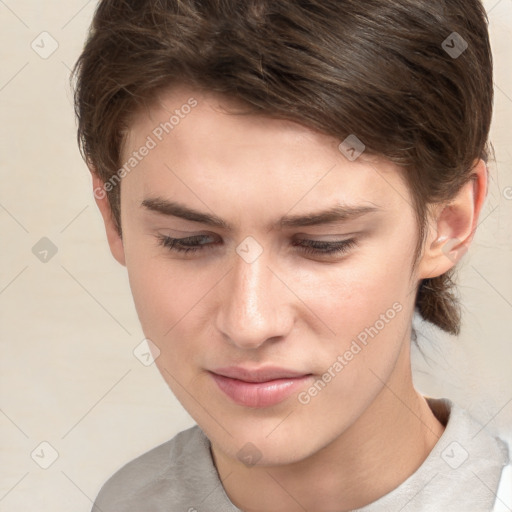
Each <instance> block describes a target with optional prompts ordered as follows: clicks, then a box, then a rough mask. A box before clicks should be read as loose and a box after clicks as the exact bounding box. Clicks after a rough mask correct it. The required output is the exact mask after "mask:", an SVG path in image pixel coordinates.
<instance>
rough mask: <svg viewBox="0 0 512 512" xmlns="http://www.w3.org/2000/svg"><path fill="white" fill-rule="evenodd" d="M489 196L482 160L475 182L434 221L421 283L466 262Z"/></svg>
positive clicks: (423, 262)
mask: <svg viewBox="0 0 512 512" xmlns="http://www.w3.org/2000/svg"><path fill="white" fill-rule="evenodd" d="M486 195H487V166H486V165H485V162H484V161H483V160H478V161H477V162H476V163H475V166H474V167H473V170H472V175H471V179H470V180H469V181H468V182H467V183H466V184H465V185H464V186H463V187H461V189H460V190H459V192H458V193H457V194H456V196H455V197H454V198H453V199H452V200H451V201H449V202H448V203H447V204H446V205H443V206H442V207H439V208H437V210H435V211H436V214H435V215H433V216H432V218H431V221H430V224H429V226H428V228H429V237H428V238H427V241H426V244H425V251H424V254H423V258H422V261H421V263H420V266H419V270H420V272H419V274H418V277H419V278H420V279H425V278H432V277H437V276H440V275H442V274H444V273H445V272H447V271H448V270H450V269H451V268H452V267H453V266H455V265H456V264H457V263H458V262H459V261H460V260H461V259H462V258H463V256H464V255H465V254H466V252H467V251H468V248H469V246H470V244H471V242H472V240H473V237H474V234H475V231H476V227H477V223H478V218H479V216H480V212H481V210H482V206H483V203H484V201H485V197H486Z"/></svg>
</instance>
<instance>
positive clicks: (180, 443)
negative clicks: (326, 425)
mask: <svg viewBox="0 0 512 512" xmlns="http://www.w3.org/2000/svg"><path fill="white" fill-rule="evenodd" d="M427 401H428V404H429V406H430V408H431V409H432V411H433V412H434V414H435V415H436V416H437V418H438V419H439V420H440V421H441V423H443V424H444V425H446V429H445V431H444V432H443V434H442V436H441V437H440V438H439V440H438V442H437V443H436V445H435V446H434V448H433V450H432V451H431V452H430V454H429V455H428V457H427V458H426V459H425V461H424V462H423V464H422V465H421V466H420V467H419V468H418V469H417V471H416V472H415V473H413V474H412V475H411V476H410V477H409V478H407V479H406V480H405V481H404V482H402V483H401V484H400V485H399V486H398V487H397V488H395V489H394V490H392V491H391V492H389V493H388V494H386V495H385V496H382V497H381V498H379V499H378V500H376V501H374V502H373V503H370V504H368V505H366V506H364V507H363V508H359V509H357V511H354V512H377V511H379V512H383V511H384V512H392V511H401V512H412V511H432V512H439V511H443V512H462V511H464V512H472V511H475V512H481V511H482V512H483V511H486V512H489V511H491V510H492V509H493V506H494V503H495V501H496V493H497V490H498V485H499V482H500V477H501V474H502V470H503V468H504V467H505V465H507V464H509V462H510V460H509V451H508V446H507V444H506V443H505V442H504V441H502V440H501V439H500V438H499V437H495V436H493V435H491V434H489V433H488V431H487V429H485V428H483V426H482V425H481V424H479V423H478V422H477V421H476V420H475V419H474V418H473V417H472V416H470V415H469V414H468V413H467V412H466V411H465V410H464V409H461V408H460V407H458V406H457V405H455V404H454V403H453V402H451V401H450V400H448V399H433V398H427ZM196 511H197V512H240V509H238V508H237V507H235V506H234V505H233V504H232V503H231V501H230V500H229V498H228V496H227V495H226V493H225V491H224V488H223V487H222V484H221V482H220V479H219V475H218V473H217V470H216V468H215V465H214V463H213V459H212V455H211V451H210V442H209V440H208V438H207V437H206V436H205V434H204V432H203V431H202V430H201V429H200V428H199V426H197V425H195V426H194V427H192V428H189V429H187V430H184V431H183V432H180V433H179V434H177V435H176V436H175V437H174V438H173V439H171V440H170V441H167V442H166V443H163V444H161V445H160V446H157V447H156V448H153V449H152V450H150V451H149V452H147V453H145V454H143V455H141V456H140V457H138V458H136V459H134V460H133V461H131V462H129V463H128V464H126V465H125V466H124V467H123V468H121V469H120V470H119V471H118V472H117V473H115V474H114V475H113V476H112V477H111V478H110V479H109V480H108V481H107V482H106V483H105V484H104V485H103V487H102V489H101V491H100V493H99V494H98V497H97V499H96V502H95V505H94V507H93V509H92V512H196ZM310 512H315V511H310Z"/></svg>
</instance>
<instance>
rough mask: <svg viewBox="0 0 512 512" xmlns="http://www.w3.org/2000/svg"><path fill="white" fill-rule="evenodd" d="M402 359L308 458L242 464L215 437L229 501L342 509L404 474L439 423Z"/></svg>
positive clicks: (244, 506) (287, 511)
mask: <svg viewBox="0 0 512 512" xmlns="http://www.w3.org/2000/svg"><path fill="white" fill-rule="evenodd" d="M406 352H408V350H407V351H406ZM404 359H406V360H407V362H408V365H405V366H404V368H402V371H395V372H393V374H392V376H391V377H390V379H389V381H388V382H387V383H385V384H384V386H383V388H382V390H381V392H380V393H379V394H378V395H377V397H376V398H375V400H374V401H373V402H372V404H371V405H370V407H368V409H366V410H365V412H364V413H363V414H362V415H361V416H360V417H359V418H358V419H357V420H356V422H354V423H353V424H352V425H351V426H350V427H349V428H348V429H347V430H346V431H344V432H343V433H342V434H341V435H340V436H339V437H337V438H336V439H335V440H334V441H333V442H332V443H330V444H329V445H327V446H326V447H324V448H323V449H322V450H320V451H318V452H316V453H315V454H313V455H312V456H310V457H308V458H307V459H304V460H301V461H298V462H296V463H293V464H287V465H282V466H254V467H251V468H247V467H245V466H243V465H241V464H240V463H239V461H235V460H233V459H231V458H229V457H227V456H226V455H225V454H223V453H222V452H220V451H219V450H218V449H217V448H216V447H215V446H213V445H212V455H213V458H214V462H215V465H216V467H217V471H218V473H219V476H220V478H221V480H222V482H223V486H224V488H225V490H226V493H227V495H228V496H229V498H230V500H231V501H232V503H233V504H234V505H235V506H237V507H238V508H240V509H241V510H244V511H245V512H264V511H265V512H304V510H317V511H328V510H337V511H339V512H342V511H348V510H352V509H355V508H360V507H363V506H365V505H367V504H369V503H372V502H373V501H375V500H377V499H378V498H380V497H382V496H384V495H385V494H387V493H389V492H390V491H392V490H393V489H395V488H396V487H398V486H399V485H400V484H401V483H402V482H404V481H405V480H406V479H407V478H408V477H409V476H410V475H412V474H413V473H414V472H415V471H416V470H417V469H418V468H419V466H420V465H421V464H422V463H423V462H424V460H425V459H426V458H427V456H428V454H429V453H430V452H431V451H432V449H433V447H434V445H435V444H436V442H437V441H438V439H439V438H440V436H441V435H442V433H443V431H444V426H443V425H442V424H441V423H440V422H439V421H438V419H437V418H436V417H435V416H434V414H433V413H432V411H431V409H430V407H429V406H428V404H427V402H426V400H425V398H424V397H423V396H422V395H420V394H419V393H418V392H417V391H416V390H415V389H414V387H413V385H412V376H411V373H410V363H409V358H408V354H407V357H406V358H404ZM407 369H408V370H407ZM397 370H399V369H398V368H397ZM404 374H405V377H404Z"/></svg>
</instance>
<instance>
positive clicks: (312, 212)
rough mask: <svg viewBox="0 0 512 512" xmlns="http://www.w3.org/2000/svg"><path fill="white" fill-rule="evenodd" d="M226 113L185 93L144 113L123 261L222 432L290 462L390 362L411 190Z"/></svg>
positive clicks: (368, 399)
mask: <svg viewBox="0 0 512 512" xmlns="http://www.w3.org/2000/svg"><path fill="white" fill-rule="evenodd" d="M191 98H193V100H191ZM186 105H188V107H186ZM221 106H228V107H229V106H233V105H232V104H230V103H229V102H228V100H226V99H223V98H221V97H219V96H215V95H205V94H200V93H199V92H197V91H194V90H192V89H186V88H184V87H183V88H176V89H173V90H172V91H171V92H169V93H168V94H166V95H164V96H162V101H161V103H160V104H159V106H155V107H153V108H152V109H151V110H150V111H146V112H144V113H141V114H140V115H139V116H138V117H137V118H136V119H135V120H134V123H133V125H132V129H131V131H130V134H129V136H128V138H127V141H126V144H125V146H124V148H123V162H127V161H128V160H129V159H130V157H133V152H134V151H137V152H138V155H139V156H138V157H137V164H136V165H134V167H133V169H131V170H130V171H129V172H127V173H126V175H125V176H124V177H123V181H122V188H121V224H122V229H123V241H122V253H123V254H122V256H119V259H122V260H123V263H125V264H126V266H127V269H128V274H129V279H130V285H131V289H132V292H133V297H134V300H135V305H136V309H137V312H138V315H139V318H140V322H141V325H142V328H143V330H144V333H145V335H146V337H147V338H149V339H150V340H151V341H152V342H153V343H154V345H155V346H156V347H157V348H158V351H159V352H160V354H159V356H158V357H157V359H156V364H157V366H158V368H159V370H160V372H161V374H162V376H163V378H164V379H165V381H166V382H167V383H168V385H169V386H170V388H171V389H172V391H173V392H174V393H175V395H176V397H177V398H178V399H179V401H180V402H181V403H182V405H183V406H184V408H185V409H186V410H187V411H188V412H189V413H190V414H191V416H192V417H193V418H194V419H195V421H196V422H197V423H198V424H199V425H200V426H201V428H202V429H203V430H204V431H205V432H206V434H207V435H208V437H209V438H210V440H211V441H212V443H214V444H215V446H217V447H218V449H220V450H222V452H223V453H225V454H227V455H228V456H230V457H232V458H233V459H234V458H236V457H240V456H244V450H245V451H246V452H247V451H248V452H249V453H248V455H249V456H250V457H253V458H260V460H259V463H260V464H264V463H266V464H283V463H289V462H293V461H298V460H301V459H304V458H305V457H307V456H309V455H311V454H313V453H315V452H317V451H318V450H320V449H321V448H322V447H324V446H326V445H327V444H328V443H329V442H331V441H332V440H334V439H335V438H336V437H337V436H339V435H340V434H342V433H343V432H344V431H345V430H347V429H348V428H349V427H350V426H351V425H352V424H353V423H354V422H355V421H356V420H357V419H358V418H359V417H361V415H362V414H363V413H364V411H365V410H366V409H367V408H368V407H369V405H370V404H371V403H372V401H373V400H374V398H375V397H376V396H377V395H378V393H379V392H380V391H381V390H382V388H383V385H384V384H383V382H382V381H383V380H384V381H385V380H386V379H387V378H388V377H389V376H390V375H391V374H392V373H393V372H394V371H396V368H397V365H398V364H399V360H400V357H401V356H400V354H401V353H402V352H403V351H402V349H403V347H404V344H405V343H408V342H409V339H408V338H407V335H408V333H409V329H410V323H411V318H412V313H413V304H414V291H415V286H416V277H415V275H414V274H413V275H411V272H410V269H411V265H412V257H413V253H414V248H415V244H416V240H417V236H418V232H417V226H416V223H415V218H414V213H413V209H412V206H411V204H412V199H411V196H410V193H409V191H408V189H407V186H406V184H405V182H404V181H403V179H402V176H401V174H400V170H399V169H398V168H397V167H395V166H394V165H392V164H391V163H389V162H386V161H384V160H382V159H377V158H375V157H369V156H366V155H365V154H364V153H363V154H362V155H361V156H360V157H359V158H357V159H356V160H354V161H351V160H349V159H348V158H347V157H346V156H345V155H344V154H343V153H342V152H341V151H340V149H339V148H338V145H339V144H340V142H341V140H337V139H335V138H332V137H328V136H325V135H322V134H319V133H316V132H314V131H311V130H310V129H308V128H305V127H304V126H301V125H299V124H296V123H293V122H289V121H283V120H276V119H269V118H265V117H256V116H253V115H230V114H229V113H226V112H225V111H223V110H222V108H221ZM174 111H177V113H176V115H175V116H174V119H173V120H172V128H169V127H170V126H171V125H167V126H166V125H165V124H164V123H165V122H168V123H169V119H170V116H171V115H173V112H174ZM161 123H162V124H161ZM163 126H166V128H167V130H168V133H167V131H166V130H165V129H164V128H162V127H163ZM148 137H149V138H148ZM143 146H146V147H147V148H148V147H149V148H150V149H148V151H145V150H142V151H141V150H140V148H141V147H143ZM143 154H145V155H143ZM133 163H134V162H132V164H133ZM192 210H193V211H195V212H197V213H196V214H194V215H191V214H190V215H188V216H187V215H184V213H185V212H189V213H190V212H191V211H192ZM347 211H352V215H350V214H348V213H347ZM322 212H330V215H323V217H322V216H320V217H318V218H317V215H319V214H321V213H322ZM343 212H344V213H343ZM354 212H355V213H354ZM184 216H185V217H188V218H183V217H184ZM308 218H309V222H308ZM314 219H316V221H313V220H314ZM213 220H215V222H213ZM176 239H179V240H181V241H176ZM173 240H174V241H173ZM404 368H405V366H404ZM376 375H378V376H380V378H376ZM313 433H314V435H312V434H313ZM247 443H251V445H248V444H247ZM251 451H252V452H251Z"/></svg>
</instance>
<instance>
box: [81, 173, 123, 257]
mask: <svg viewBox="0 0 512 512" xmlns="http://www.w3.org/2000/svg"><path fill="white" fill-rule="evenodd" d="M89 170H90V171H91V175H92V187H93V193H94V199H95V201H96V204H97V205H98V208H99V209H100V212H101V216H102V217H103V222H104V223H105V231H106V233H107V240H108V245H109V246H110V252H111V253H112V256H114V258H115V259H116V260H117V261H118V262H119V263H121V265H125V266H126V259H125V254H124V246H123V239H122V238H121V235H120V233H119V232H118V231H117V228H116V224H115V222H114V218H113V216H112V209H111V207H110V203H109V201H108V197H107V192H106V191H105V183H104V182H103V180H102V179H101V178H100V177H99V176H98V174H97V173H96V171H95V170H94V169H91V168H90V169H89Z"/></svg>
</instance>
